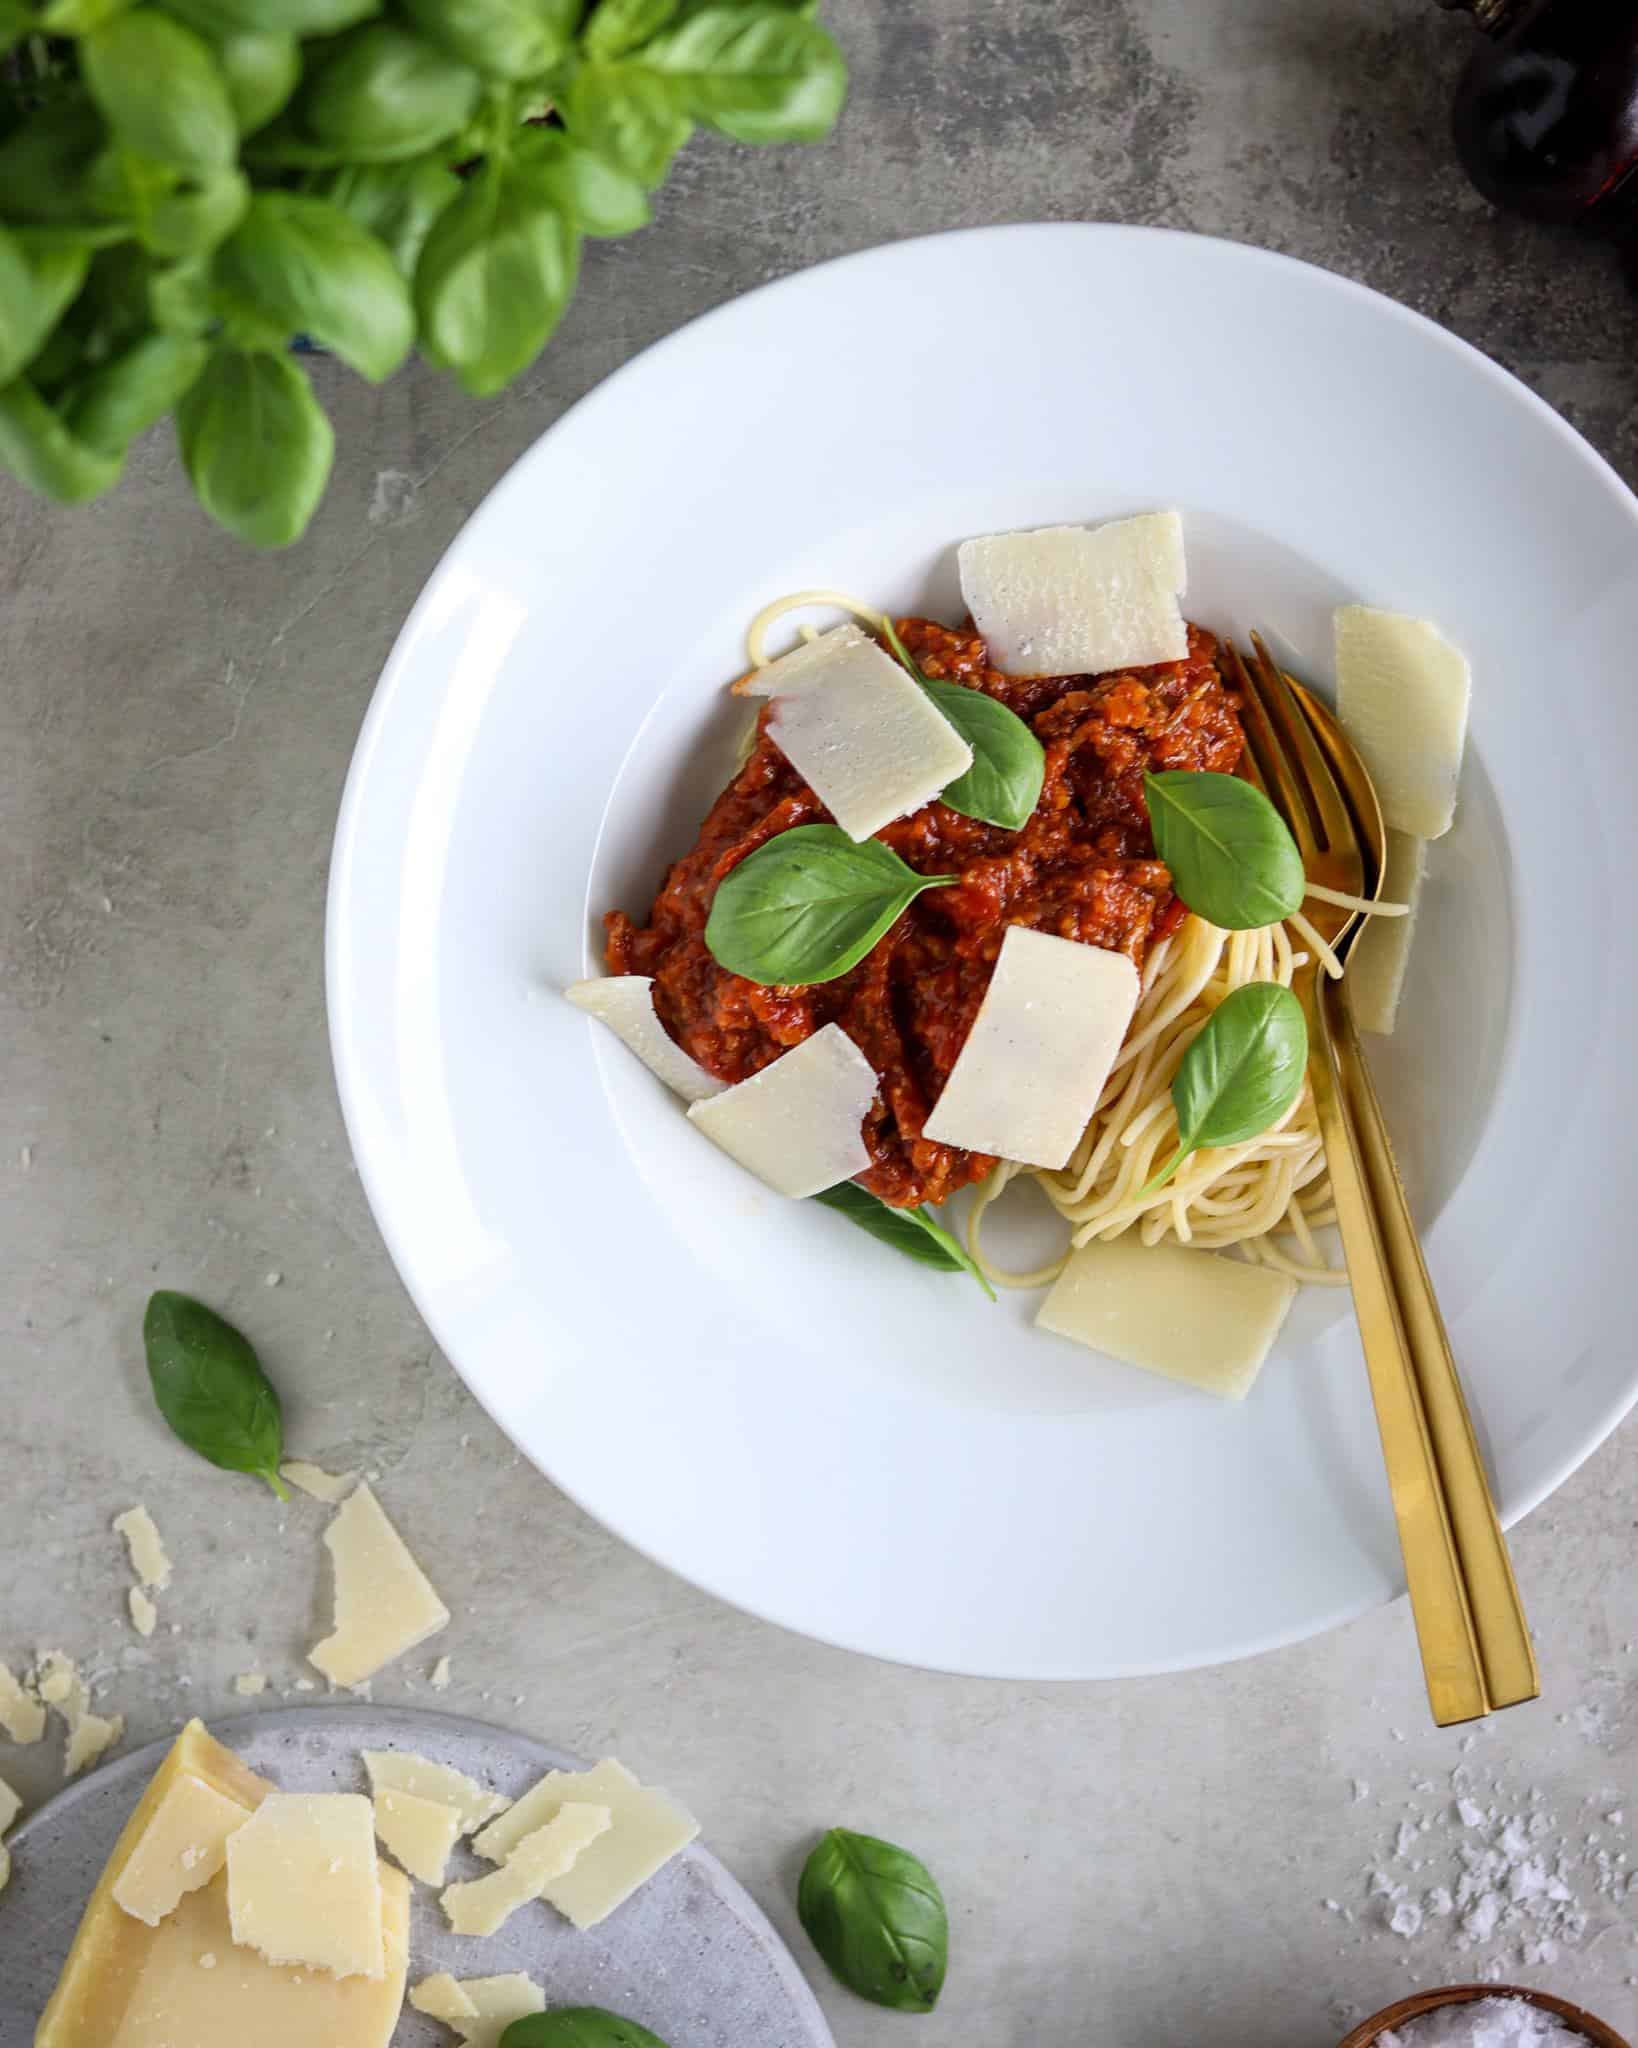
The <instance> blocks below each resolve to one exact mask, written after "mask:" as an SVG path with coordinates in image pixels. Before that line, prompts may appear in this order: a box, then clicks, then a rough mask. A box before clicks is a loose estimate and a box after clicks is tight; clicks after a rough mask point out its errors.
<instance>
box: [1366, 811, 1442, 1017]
mask: <svg viewBox="0 0 1638 2048" xmlns="http://www.w3.org/2000/svg"><path fill="white" fill-rule="evenodd" d="M1427 857H1428V846H1427V841H1426V840H1425V839H1415V838H1412V837H1411V835H1410V834H1409V833H1407V832H1393V831H1390V832H1389V833H1388V837H1387V845H1386V848H1385V850H1384V859H1383V878H1382V886H1383V888H1385V889H1391V890H1392V891H1393V892H1394V894H1395V895H1396V896H1403V897H1405V898H1406V899H1407V907H1408V909H1409V911H1410V913H1411V914H1410V915H1409V916H1408V917H1405V918H1401V919H1400V920H1398V921H1397V922H1396V923H1394V924H1385V925H1377V924H1376V923H1375V922H1374V921H1373V922H1372V923H1371V924H1368V925H1367V926H1366V927H1365V929H1364V930H1363V931H1362V932H1361V933H1360V934H1359V936H1358V937H1357V938H1356V939H1355V940H1354V943H1353V946H1352V947H1351V948H1350V950H1349V953H1348V1002H1349V1006H1350V1008H1351V1009H1352V1010H1353V1013H1354V1022H1355V1023H1356V1024H1357V1025H1358V1026H1359V1028H1360V1030H1361V1031H1375V1032H1379V1033H1381V1034H1383V1035H1384V1036H1385V1035H1387V1034H1388V1033H1390V1032H1392V1030H1393V1027H1394V1024H1395V1022H1396V1021H1397V1019H1398V1016H1399V998H1400V995H1401V993H1402V992H1403V990H1404V986H1405V971H1406V969H1407V968H1408V967H1409V966H1410V953H1411V943H1412V941H1413V940H1414V939H1415V937H1416V910H1417V906H1418V904H1419V903H1420V901H1421V896H1422V878H1423V875H1424V873H1425V871H1426V867H1427Z"/></svg>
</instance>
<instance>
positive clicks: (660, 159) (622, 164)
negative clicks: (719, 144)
mask: <svg viewBox="0 0 1638 2048" xmlns="http://www.w3.org/2000/svg"><path fill="white" fill-rule="evenodd" d="M563 119H564V122H565V123H566V125H567V127H568V130H569V133H570V134H571V135H573V136H575V137H577V138H578V139H579V140H580V141H581V142H584V143H586V144H587V145H588V147H590V148H591V149H594V150H596V152H597V153H598V155H599V156H602V157H606V158H607V159H608V161H609V162H610V163H611V164H614V165H615V166H616V167H617V168H618V169H620V170H622V171H624V172H626V174H627V175H628V176H630V177H633V178H635V179H636V180H637V182H638V184H640V185H643V186H645V187H646V188H647V189H648V190H649V191H653V189H654V187H655V186H656V185H658V184H660V183H661V182H662V180H663V179H664V177H665V174H666V172H667V171H668V170H669V169H670V167H671V159H672V158H673V157H674V156H675V155H676V154H677V152H678V150H679V149H681V148H682V146H683V144H684V143H685V142H686V141H687V140H688V138H689V136H690V135H691V134H692V133H693V129H694V124H693V122H692V121H691V120H690V119H689V118H688V115H687V113H686V112H685V111H684V109H683V106H682V101H681V96H680V93H679V91H678V88H677V86H676V84H675V83H674V82H673V81H672V80H671V79H669V78H664V77H662V76H660V74H659V73H657V72H653V71H645V70H643V69H642V68H641V67H640V66H638V65H635V64H583V65H581V66H580V68H579V69H578V70H577V71H576V72H575V75H574V77H573V78H572V79H571V80H570V81H569V85H568V88H567V91H566V93H565V95H564V102H563Z"/></svg>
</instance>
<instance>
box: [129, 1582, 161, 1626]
mask: <svg viewBox="0 0 1638 2048" xmlns="http://www.w3.org/2000/svg"><path fill="white" fill-rule="evenodd" d="M125 1599H126V1604H127V1606H129V1608H130V1610H131V1626H132V1628H134V1629H135V1630H136V1632H137V1634H138V1635H139V1636H151V1635H152V1634H153V1632H154V1629H155V1628H156V1627H157V1625H158V1622H159V1609H158V1608H157V1607H156V1606H155V1605H154V1603H153V1602H152V1601H151V1600H150V1599H149V1598H148V1596H147V1594H146V1593H144V1592H143V1590H142V1588H141V1587H140V1586H133V1587H132V1588H131V1590H130V1591H129V1592H128V1593H127V1594H126V1596H125Z"/></svg>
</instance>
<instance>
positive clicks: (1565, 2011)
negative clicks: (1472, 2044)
mask: <svg viewBox="0 0 1638 2048" xmlns="http://www.w3.org/2000/svg"><path fill="white" fill-rule="evenodd" d="M1477 1998H1523V1999H1527V2000H1528V2001H1529V2003H1530V2004H1531V2005H1539V2006H1543V2007H1545V2008H1546V2010H1547V2011H1548V2012H1552V2013H1557V2015H1558V2017H1559V2018H1560V2019H1561V2020H1563V2022H1564V2023H1565V2025H1566V2026H1570V2027H1574V2028H1575V2030H1576V2032H1577V2033H1578V2034H1585V2035H1586V2037H1587V2039H1588V2040H1589V2041H1591V2042H1592V2043H1593V2048H1628V2044H1627V2042H1626V2041H1624V2040H1623V2039H1622V2037H1621V2036H1620V2035H1619V2034H1618V2033H1617V2032H1616V2031H1615V2029H1614V2028H1613V2027H1611V2026H1606V2025H1605V2023H1604V2022H1603V2021H1602V2020H1600V2019H1594V2017H1593V2015H1592V2014H1591V2013H1590V2012H1583V2011H1582V2009H1581V2007H1580V2006H1579V2005H1571V2004H1570V2003H1569V2002H1568V2000H1567V1999H1563V1998H1555V1997H1554V1996H1553V1995H1552V1993H1551V1992H1550V1991H1532V1990H1530V1989H1529V1988H1528V1987H1527V1986H1526V1985H1523V1984H1447V1985H1446V1986H1445V1988H1444V1989H1443V1990H1442V1991H1417V1992H1413V1993H1412V1995H1411V1996H1410V1997H1409V1998H1402V1999H1400V2001H1399V2003H1398V2004H1397V2005H1390V2006H1387V2007H1385V2008H1384V2010H1383V2011H1381V2012H1379V2013H1377V2014H1376V2016H1375V2017H1374V2018H1373V2019H1368V2020H1366V2022H1365V2023H1364V2025H1363V2026H1358V2027H1355V2029H1354V2031H1353V2032H1352V2033H1351V2034H1350V2035H1349V2036H1348V2038H1347V2039H1346V2040H1345V2041H1344V2042H1343V2043H1342V2044H1341V2048H1376V2041H1377V2037H1378V2036H1379V2035H1381V2034H1385V2033H1387V2032H1388V2030H1389V2029H1390V2028H1393V2027H1402V2026H1404V2025H1405V2024H1406V2023H1407V2021H1410V2020H1415V2019H1420V2018H1421V2016H1422V2015H1423V2013H1425V2012H1433V2011H1435V2010H1436V2009H1437V2008H1438V2007H1439V2006H1441V2005H1470V2004H1471V2003H1472V2002H1473V2001H1474V2000H1475V1999H1477Z"/></svg>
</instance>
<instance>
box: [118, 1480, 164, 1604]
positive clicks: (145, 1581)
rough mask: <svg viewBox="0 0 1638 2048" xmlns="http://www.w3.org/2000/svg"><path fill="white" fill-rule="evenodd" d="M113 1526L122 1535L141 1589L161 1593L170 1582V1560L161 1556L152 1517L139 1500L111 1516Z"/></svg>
mask: <svg viewBox="0 0 1638 2048" xmlns="http://www.w3.org/2000/svg"><path fill="white" fill-rule="evenodd" d="M114 1527H115V1528H116V1529H117V1530H118V1532H119V1533H120V1535H121V1536H123V1537H124V1538H125V1547H126V1549H127V1550H128V1551H129V1552H130V1556H131V1569H132V1571H134V1572H135V1573H136V1575H137V1577H138V1579H139V1580H140V1581H141V1583H142V1586H143V1588H144V1590H145V1591H146V1592H149V1593H163V1592H164V1590H165V1588H166V1587H167V1586H168V1585H169V1584H170V1583H171V1561H170V1559H169V1558H168V1557H167V1556H166V1555H165V1546H164V1544H163V1543H162V1542H161V1541H160V1536H159V1531H158V1529H157V1528H155V1526H154V1518H153V1516H152V1515H150V1514H149V1512H148V1510H147V1509H146V1508H145V1507H144V1506H143V1505H142V1503H141V1502H140V1501H139V1502H138V1503H137V1505H136V1506H135V1507H134V1508H127V1509H126V1510H125V1512H124V1514H123V1515H116V1516H115V1517H114Z"/></svg>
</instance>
